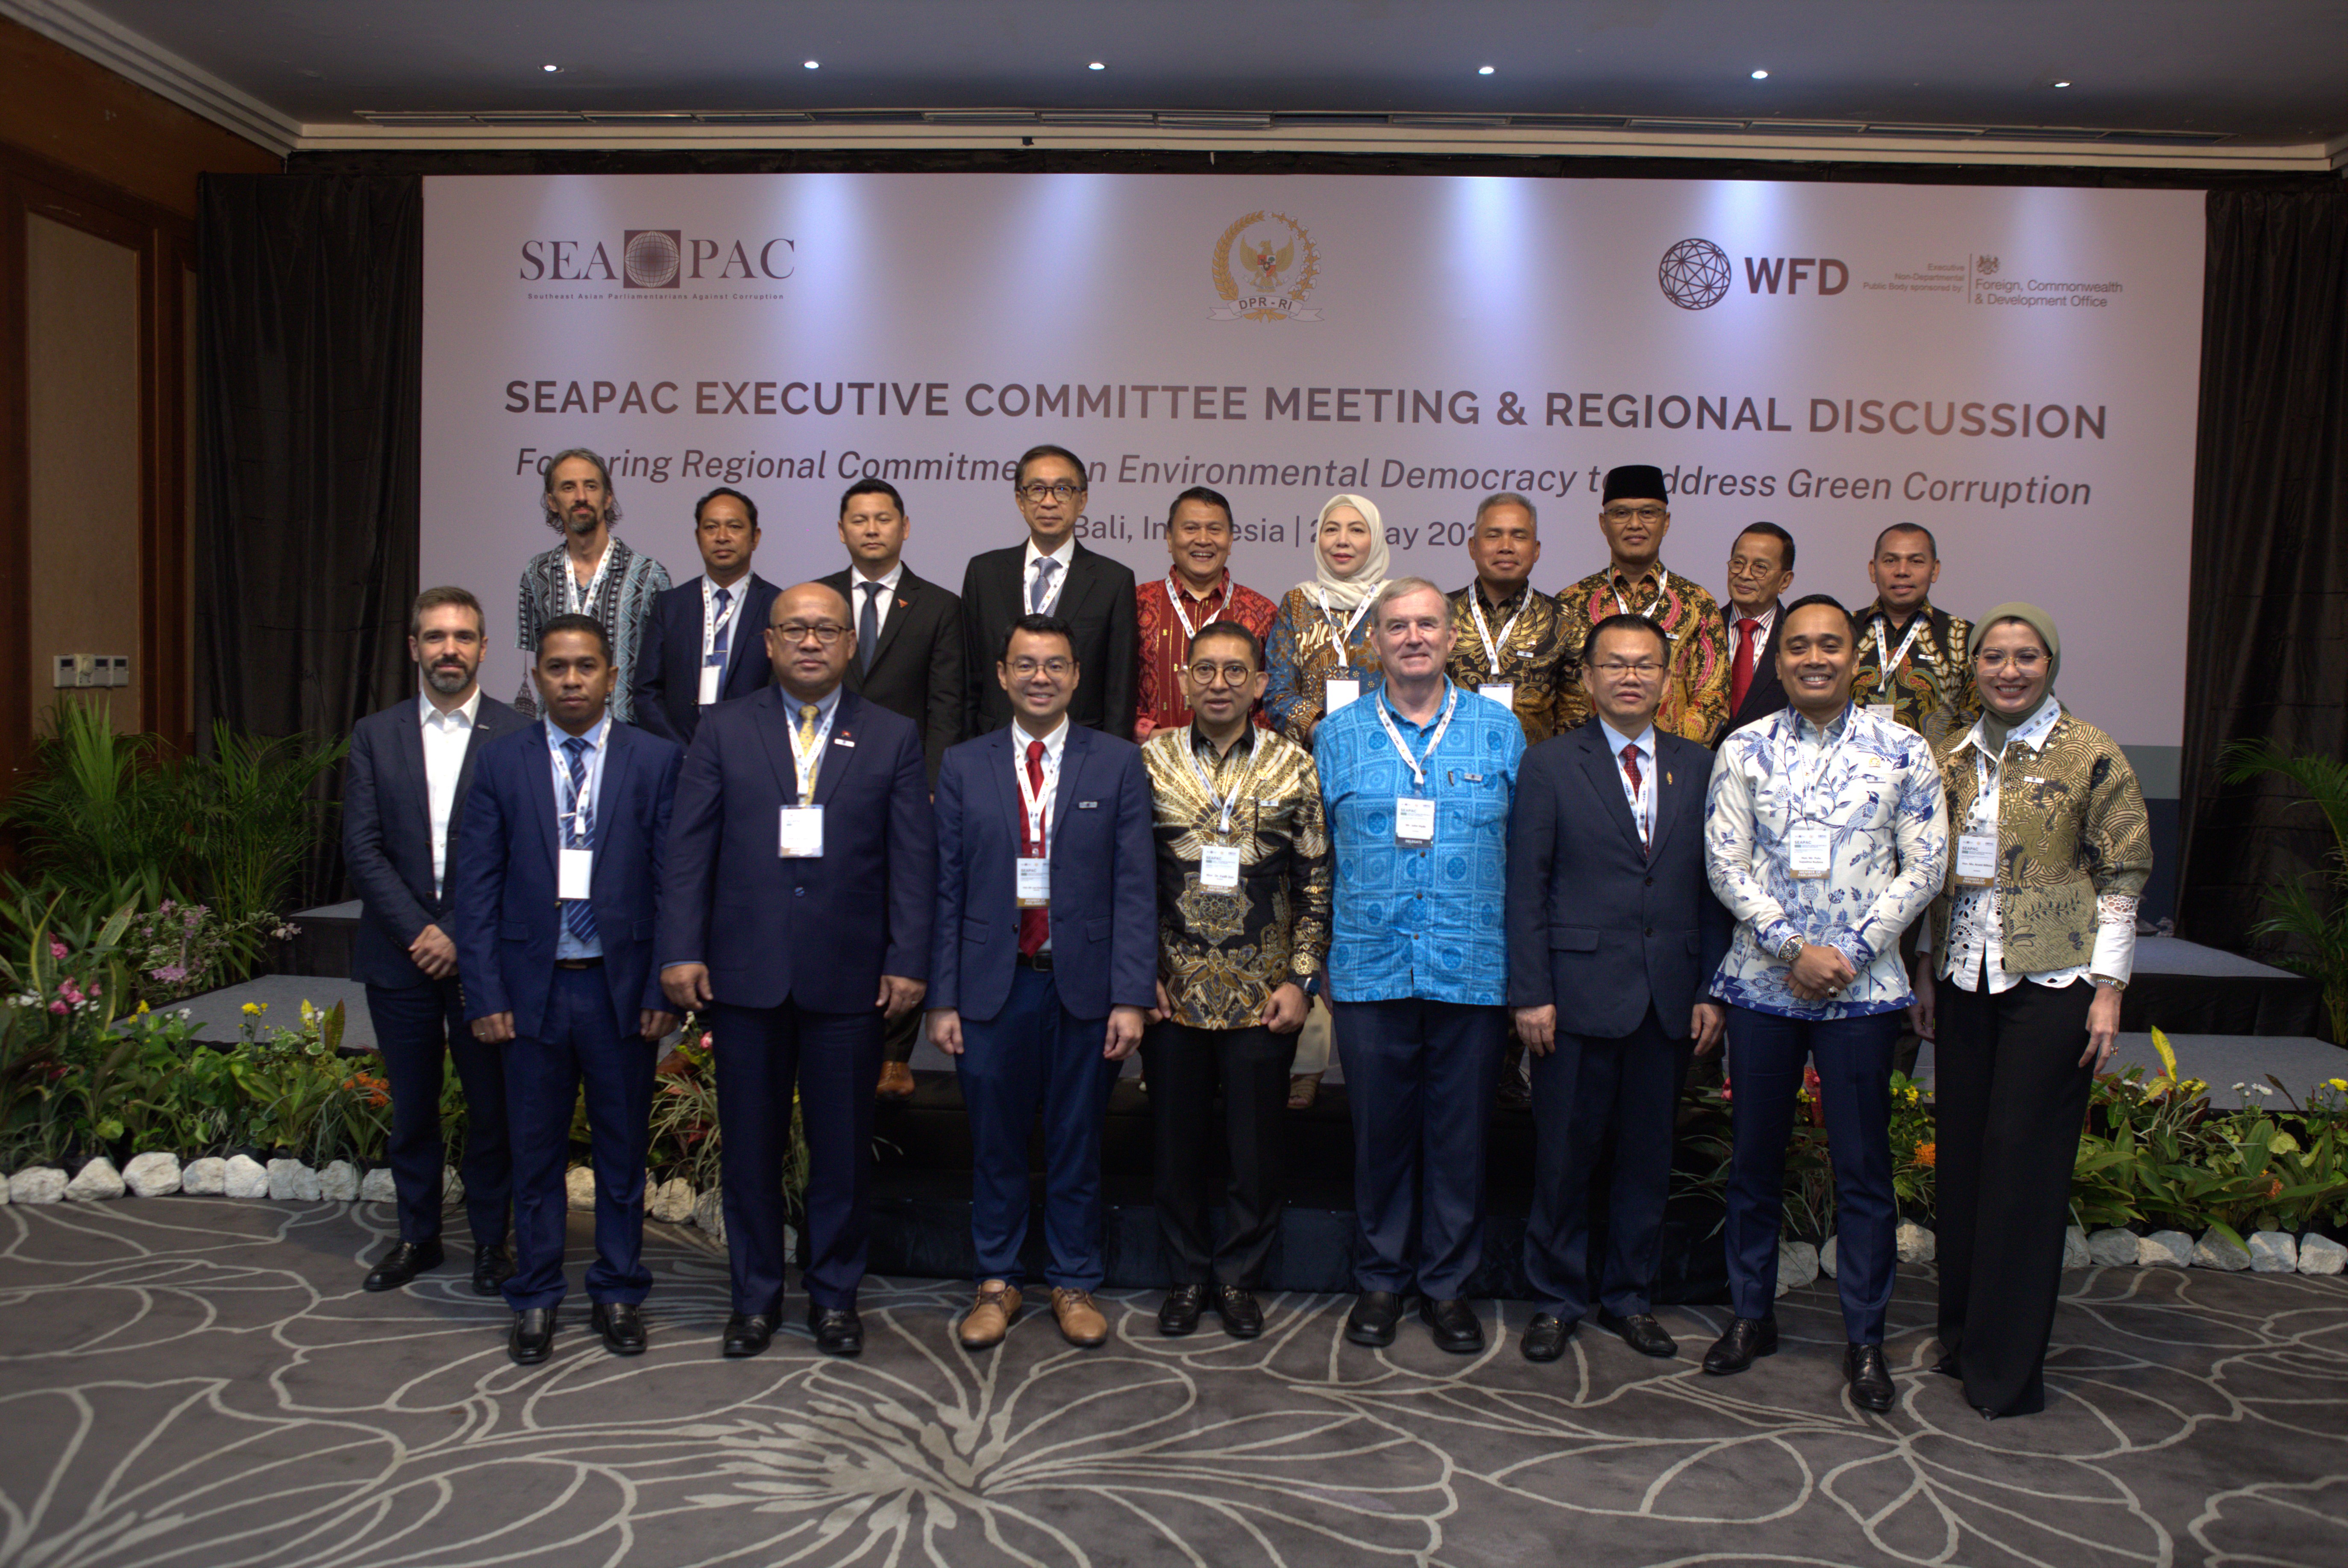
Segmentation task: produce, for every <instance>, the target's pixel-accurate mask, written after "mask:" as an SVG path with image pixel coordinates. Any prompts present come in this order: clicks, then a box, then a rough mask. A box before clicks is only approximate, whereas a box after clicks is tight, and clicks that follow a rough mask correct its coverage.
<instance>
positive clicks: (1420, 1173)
mask: <svg viewBox="0 0 2348 1568" xmlns="http://www.w3.org/2000/svg"><path fill="white" fill-rule="evenodd" d="M1370 620H1371V625H1372V631H1371V633H1370V637H1371V641H1372V644H1373V645H1374V646H1375V649H1376V651H1377V654H1378V659H1379V665H1378V667H1379V668H1380V669H1382V670H1383V671H1385V689H1384V690H1383V691H1382V692H1380V693H1378V694H1376V695H1375V696H1374V697H1373V698H1371V699H1369V700H1365V701H1361V702H1356V703H1354V704H1353V705H1351V706H1350V707H1344V708H1340V709H1339V710H1338V711H1337V712H1335V713H1333V714H1331V715H1330V716H1329V717H1327V718H1324V719H1323V720H1322V721H1321V727H1319V728H1318V729H1317V730H1315V731H1314V732H1313V761H1314V763H1315V764H1316V765H1317V766H1318V768H1319V769H1320V773H1321V795H1322V799H1323V801H1324V802H1325V803H1326V816H1327V820H1328V827H1329V835H1330V839H1331V841H1332V847H1333V848H1334V851H1335V855H1336V866H1337V877H1336V894H1335V898H1334V910H1333V919H1332V925H1333V928H1334V929H1333V932H1332V936H1331V942H1330V947H1329V988H1330V995H1331V1001H1332V1004H1333V1011H1334V1015H1335V1028H1336V1036H1337V1039H1338V1042H1339V1046H1340V1048H1341V1049H1342V1051H1343V1052H1344V1068H1345V1088H1346V1090H1347V1093H1348V1095H1349V1096H1350V1098H1351V1099H1352V1102H1353V1111H1354V1219H1355V1222H1356V1224H1357V1225H1358V1227H1359V1231H1360V1246H1359V1249H1358V1253H1357V1255H1358V1256H1359V1258H1360V1260H1361V1261H1360V1262H1359V1263H1358V1264H1356V1265H1355V1268H1354V1283H1355V1284H1358V1285H1359V1286H1360V1287H1361V1291H1362V1295H1361V1299H1360V1300H1359V1301H1357V1302H1356V1303H1355V1304H1354V1310H1353V1313H1352V1315H1350V1316H1348V1317H1347V1319H1346V1321H1345V1337H1346V1338H1348V1339H1350V1340H1352V1341H1353V1342H1354V1344H1356V1345H1371V1346H1381V1345H1391V1344H1393V1343H1394V1336H1395V1323H1396V1321H1397V1320H1398V1319H1399V1317H1400V1316H1401V1314H1402V1309H1403V1306H1404V1304H1405V1301H1406V1297H1407V1296H1408V1295H1410V1294H1411V1293H1412V1292H1413V1291H1414V1290H1416V1293H1417V1294H1418V1295H1419V1296H1420V1298H1421V1300H1420V1308H1419V1311H1420V1315H1422V1316H1424V1317H1425V1318H1426V1322H1427V1326H1428V1327H1430V1328H1431V1329H1433V1330H1434V1334H1435V1342H1436V1344H1437V1345H1438V1346H1442V1347H1443V1348H1444V1349H1446V1350H1450V1351H1456V1352H1458V1353H1460V1354H1462V1355H1465V1354H1469V1353H1472V1352H1474V1351H1477V1350H1479V1349H1481V1348H1482V1347H1483V1344H1484V1333H1483V1329H1482V1327H1481V1326H1480V1325H1479V1324H1478V1322H1477V1319H1476V1315H1475V1313H1474V1312H1473V1311H1471V1310H1470V1309H1469V1308H1468V1304H1467V1303H1466V1302H1465V1301H1463V1300H1462V1299H1460V1298H1461V1296H1462V1295H1463V1294H1464V1292H1465V1291H1466V1288H1467V1284H1468V1276H1469V1275H1470V1274H1474V1273H1475V1272H1476V1265H1477V1264H1478V1263H1479V1262H1480V1261H1481V1260H1482V1256H1483V1244H1484V1140H1485V1130H1486V1117H1487V1114H1488V1110H1489V1108H1490V1105H1491V1100H1492V1094H1493V1090H1494V1088H1496V1087H1497V1085H1498V1079H1499V1071H1500V1050H1501V1047H1502V1044H1503V1043H1504V1042H1505V1041H1506V1039H1507V1037H1508V1031H1509V1025H1508V1012H1507V1008H1506V1006H1505V1005H1506V1003H1507V1002H1508V999H1509V990H1508V934H1507V930H1506V921H1505V918H1504V914H1505V905H1506V902H1507V892H1508V858H1509V807H1510V804H1511V802H1512V801H1513V799H1514V798H1515V795H1516V786H1517V764H1518V762H1519V759H1520V758H1522V757H1523V756H1524V752H1525V736H1524V728H1523V727H1522V726H1520V725H1519V724H1518V722H1517V719H1516V716H1515V715H1514V714H1513V713H1511V712H1510V711H1509V709H1508V708H1506V707H1502V706H1501V705H1500V704H1498V703H1497V702H1493V701H1491V700H1489V699H1488V698H1485V697H1481V696H1477V695H1476V694H1475V693H1474V692H1469V691H1463V690H1461V689H1460V688H1459V687H1458V686H1455V685H1454V684H1452V682H1451V681H1450V680H1449V679H1448V678H1447V677H1446V676H1445V675H1444V673H1443V670H1444V661H1445V660H1446V659H1447V657H1449V655H1450V653H1451V648H1452V644H1453V641H1454V634H1453V631H1452V625H1451V603H1450V601H1449V600H1447V599H1446V598H1445V597H1444V595H1443V591H1442V590H1441V589H1439V588H1437V587H1436V586H1435V584H1434V583H1429V582H1427V581H1426V579H1425V578H1421V577H1400V578H1396V579H1395V580H1394V581H1393V582H1390V583H1387V584H1386V585H1385V588H1384V589H1382V590H1381V591H1380V592H1379V593H1378V595H1377V597H1376V598H1375V600H1373V601H1372V602H1371V609H1370Z"/></svg>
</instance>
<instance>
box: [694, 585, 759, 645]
mask: <svg viewBox="0 0 2348 1568" xmlns="http://www.w3.org/2000/svg"><path fill="white" fill-rule="evenodd" d="M748 585H749V578H748V577H747V575H745V576H744V577H743V579H742V581H741V582H740V583H727V584H725V585H724V586H723V587H721V586H720V585H718V584H716V583H711V582H710V581H709V580H708V579H707V578H703V579H702V581H701V657H702V661H703V662H704V663H707V662H708V660H709V659H710V658H711V657H712V656H713V652H714V650H715V649H716V645H717V633H718V629H719V628H720V627H726V626H731V625H733V624H734V623H735V621H736V619H738V618H739V617H740V615H741V614H742V601H743V600H745V599H747V598H748V597H749V596H750V595H749V593H748ZM729 591H730V592H729ZM719 593H726V596H727V597H728V598H730V599H731V600H732V601H733V603H729V604H727V605H726V614H723V615H721V614H718V613H717V595H718V594H719ZM733 652H734V647H733V645H732V643H730V642H729V643H728V644H727V645H726V654H727V655H728V657H729V658H730V657H731V655H732V654H733Z"/></svg>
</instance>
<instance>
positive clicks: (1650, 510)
mask: <svg viewBox="0 0 2348 1568" xmlns="http://www.w3.org/2000/svg"><path fill="white" fill-rule="evenodd" d="M1604 516H1605V518H1606V521H1609V522H1628V521H1631V520H1632V518H1634V517H1635V518H1637V519H1638V520H1639V521H1641V522H1661V521H1663V508H1662V507H1659V506H1610V507H1608V508H1607V509H1606V511H1605V513H1604Z"/></svg>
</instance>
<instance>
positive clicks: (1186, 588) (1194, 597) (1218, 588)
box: [1027, 539, 1231, 604]
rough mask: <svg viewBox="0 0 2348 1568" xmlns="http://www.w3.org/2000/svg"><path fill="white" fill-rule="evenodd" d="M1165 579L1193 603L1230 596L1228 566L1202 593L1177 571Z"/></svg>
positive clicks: (1031, 548) (1033, 543)
mask: <svg viewBox="0 0 2348 1568" xmlns="http://www.w3.org/2000/svg"><path fill="white" fill-rule="evenodd" d="M1069 542H1070V543H1072V544H1073V543H1074V542H1075V541H1074V540H1070V541H1069ZM1027 547H1028V548H1029V549H1030V550H1033V549H1034V548H1035V541H1034V540H1032V539H1031V540H1029V541H1028V542H1027ZM1166 581H1167V582H1169V583H1172V584H1174V592H1176V593H1179V594H1181V595H1182V597H1183V598H1185V599H1188V600H1189V601H1190V603H1193V604H1203V603H1206V602H1207V601H1208V600H1210V599H1211V598H1213V597H1214V596H1215V595H1216V594H1218V593H1220V594H1221V595H1222V596H1223V597H1224V598H1225V599H1226V600H1228V599H1229V598H1230V597H1231V568H1230V567H1228V566H1226V567H1224V568H1223V574H1222V575H1221V576H1220V577H1218V578H1216V579H1215V585H1214V586H1213V587H1212V588H1210V589H1208V590H1207V591H1206V592H1205V593H1191V592H1190V585H1189V583H1185V582H1183V581H1182V574H1181V573H1179V572H1174V571H1169V572H1168V573H1166Z"/></svg>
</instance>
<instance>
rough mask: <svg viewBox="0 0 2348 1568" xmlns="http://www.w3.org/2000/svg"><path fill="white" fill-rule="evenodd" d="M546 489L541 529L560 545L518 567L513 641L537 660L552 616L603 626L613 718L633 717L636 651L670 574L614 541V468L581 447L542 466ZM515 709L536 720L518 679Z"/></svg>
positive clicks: (617, 511) (534, 709)
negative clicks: (584, 619)
mask: <svg viewBox="0 0 2348 1568" xmlns="http://www.w3.org/2000/svg"><path fill="white" fill-rule="evenodd" d="M545 478H546V489H545V493H544V494H543V495H542V496H541V498H540V506H541V509H542V511H541V516H542V518H543V520H544V521H545V523H546V526H547V527H549V528H551V529H552V530H554V531H556V532H557V533H560V534H561V535H562V542H561V544H558V545H556V546H555V547H554V548H553V549H552V550H550V551H547V552H545V553H544V554H541V555H533V556H531V557H530V562H529V564H528V565H526V566H524V567H523V568H522V569H521V591H520V614H519V616H518V619H519V621H520V640H519V642H518V643H517V646H519V647H520V649H521V650H522V652H524V653H526V654H528V655H530V657H531V658H532V659H535V658H536V657H537V656H538V638H539V634H540V632H541V631H542V630H544V628H545V626H546V624H547V623H548V622H549V621H551V620H552V619H554V617H555V616H557V615H585V616H587V617H588V618H589V619H590V620H592V621H594V622H596V623H598V624H601V625H602V628H603V630H604V632H605V633H606V634H608V635H609V636H610V637H611V639H612V660H613V676H614V677H615V679H616V680H617V682H618V684H617V685H616V686H614V687H613V691H612V702H611V714H612V717H613V718H616V719H620V720H622V721H623V722H626V723H633V721H634V719H635V717H636V713H635V701H634V697H635V673H636V653H637V650H638V649H639V648H640V647H642V646H643V644H644V623H645V621H647V620H648V619H650V618H651V616H652V613H653V602H654V600H655V599H657V598H658V597H659V596H660V595H661V594H663V593H667V592H668V590H669V587H670V583H669V579H668V568H667V567H665V566H663V565H662V564H661V563H660V562H657V561H654V559H653V558H652V557H651V556H649V555H639V554H638V553H636V552H634V551H633V550H631V549H629V548H628V546H627V545H626V544H624V543H623V542H621V541H620V540H619V539H617V538H616V537H614V536H613V532H612V531H613V529H615V528H617V527H618V526H619V525H620V500H619V497H618V496H616V495H614V494H613V490H612V470H611V469H610V467H609V466H608V465H606V464H605V463H604V461H603V459H602V458H600V457H598V456H596V455H595V454H594V453H593V452H591V451H589V450H588V449H586V448H584V447H572V448H571V449H568V450H566V451H561V452H557V453H555V454H554V457H553V459H551V460H550V461H549V462H548V463H547V465H546V476H545ZM514 707H515V708H516V710H517V711H519V712H520V714H521V715H522V716H523V717H535V716H536V715H537V712H538V707H537V704H536V703H535V702H534V701H532V699H531V696H530V680H529V678H528V677H527V676H524V677H523V680H522V684H521V689H520V692H519V693H518V694H516V696H515V697H514Z"/></svg>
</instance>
